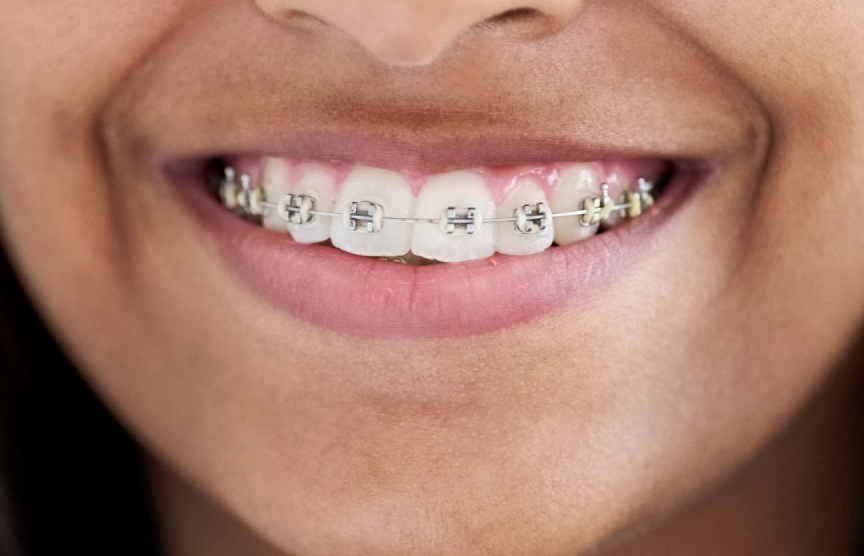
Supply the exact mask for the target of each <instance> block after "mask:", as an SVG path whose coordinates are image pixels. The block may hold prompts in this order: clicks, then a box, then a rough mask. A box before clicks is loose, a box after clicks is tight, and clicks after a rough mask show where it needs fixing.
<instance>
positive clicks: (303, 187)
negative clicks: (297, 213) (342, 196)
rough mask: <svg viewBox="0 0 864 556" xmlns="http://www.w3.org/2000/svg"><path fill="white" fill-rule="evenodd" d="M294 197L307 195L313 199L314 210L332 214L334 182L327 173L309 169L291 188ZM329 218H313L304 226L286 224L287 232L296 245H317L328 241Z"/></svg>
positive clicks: (334, 195)
mask: <svg viewBox="0 0 864 556" xmlns="http://www.w3.org/2000/svg"><path fill="white" fill-rule="evenodd" d="M291 189H292V190H293V191H292V192H293V193H294V194H295V195H308V196H310V197H312V198H313V199H315V210H316V211H317V210H320V211H325V212H332V211H333V205H334V203H335V201H336V180H335V178H334V177H333V176H332V175H331V174H330V173H328V172H325V171H324V170H321V169H319V168H314V167H313V168H310V169H308V170H307V171H306V172H305V173H304V174H303V177H301V178H300V180H299V181H298V182H297V184H296V185H295V186H294V187H292V188H291ZM331 220H332V219H331V218H330V217H328V216H320V215H319V216H314V217H313V218H312V220H310V221H309V222H307V223H306V224H297V223H294V222H289V223H288V231H289V232H291V237H293V238H294V241H296V242H297V243H319V242H322V241H327V240H328V239H330V225H331Z"/></svg>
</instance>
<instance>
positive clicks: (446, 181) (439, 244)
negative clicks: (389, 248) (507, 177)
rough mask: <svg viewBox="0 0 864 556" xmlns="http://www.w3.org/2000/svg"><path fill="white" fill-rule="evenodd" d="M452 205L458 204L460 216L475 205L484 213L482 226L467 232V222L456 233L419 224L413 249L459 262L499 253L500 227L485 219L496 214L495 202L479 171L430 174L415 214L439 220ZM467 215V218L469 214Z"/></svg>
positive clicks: (442, 259) (478, 212)
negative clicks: (486, 221) (497, 250)
mask: <svg viewBox="0 0 864 556" xmlns="http://www.w3.org/2000/svg"><path fill="white" fill-rule="evenodd" d="M449 207H456V209H457V213H458V214H459V216H460V217H462V216H465V217H467V216H468V215H467V214H464V212H465V211H466V210H467V209H469V208H473V209H475V211H476V214H477V215H479V217H480V222H481V223H480V226H479V229H476V230H474V232H473V233H466V231H467V226H462V225H460V226H457V229H455V230H454V232H453V233H452V234H447V233H445V231H444V229H445V228H446V227H445V226H444V225H443V224H444V223H443V222H442V225H441V226H436V225H435V224H425V223H424V224H415V225H414V232H413V235H412V239H411V251H412V252H413V253H414V254H415V255H417V256H420V257H424V258H426V259H432V260H436V261H441V262H448V263H455V262H461V261H470V260H474V259H483V258H486V257H491V256H492V255H494V254H495V243H496V236H497V228H496V226H495V225H494V224H489V223H482V221H484V220H488V219H490V218H493V217H494V215H495V202H494V201H493V199H492V195H491V194H490V193H489V190H488V189H487V187H486V181H485V180H484V179H483V178H482V177H481V176H479V175H478V174H476V173H474V172H470V171H466V170H460V171H457V172H450V173H447V174H440V175H437V176H433V177H431V178H429V181H428V182H427V183H426V185H425V186H424V187H423V189H421V190H420V194H419V195H418V196H417V200H416V201H415V204H414V217H415V218H421V219H431V220H436V221H439V220H441V219H442V216H443V215H445V214H446V212H447V209H448V208H449ZM466 219H467V218H466Z"/></svg>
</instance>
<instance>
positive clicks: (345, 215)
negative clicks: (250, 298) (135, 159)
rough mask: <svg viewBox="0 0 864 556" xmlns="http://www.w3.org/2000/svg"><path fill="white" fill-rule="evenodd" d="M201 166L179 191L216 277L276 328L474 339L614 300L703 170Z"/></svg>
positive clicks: (672, 165) (236, 161)
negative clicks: (226, 279) (221, 275)
mask: <svg viewBox="0 0 864 556" xmlns="http://www.w3.org/2000/svg"><path fill="white" fill-rule="evenodd" d="M206 166H207V167H208V168H209V169H210V175H211V178H210V179H209V180H204V179H202V180H201V181H200V182H196V183H201V185H202V186H203V185H206V186H204V187H185V186H182V185H189V183H185V182H182V180H181V182H178V185H181V187H179V188H178V190H179V191H180V193H181V196H182V197H185V198H186V201H187V202H186V203H184V204H185V205H186V206H187V207H189V208H191V209H192V215H193V216H194V217H196V218H197V220H199V221H200V222H201V225H202V229H203V230H204V231H206V232H208V235H209V236H210V237H211V239H212V245H214V247H215V249H216V252H217V253H218V254H219V255H220V257H219V258H220V259H221V260H222V261H224V263H225V264H226V270H227V271H228V272H229V275H233V276H235V277H237V278H238V279H239V281H240V282H241V283H242V284H244V285H245V289H247V291H249V292H250V293H252V294H253V295H254V296H255V297H257V298H258V299H260V300H261V301H262V302H263V303H265V304H266V306H268V307H269V308H271V309H275V310H277V311H280V312H283V313H284V314H285V315H286V316H287V317H289V318H296V319H300V320H302V321H305V322H306V323H309V324H313V325H316V326H318V327H320V328H322V329H324V330H328V331H331V332H336V333H340V334H348V335H353V336H360V337H374V338H445V337H455V336H466V335H476V334H487V333H491V332H494V331H498V330H503V329H507V328H511V327H518V326H530V324H531V323H532V322H534V321H535V320H536V319H538V318H540V317H544V316H548V315H550V314H551V313H554V312H555V311H557V310H560V309H562V308H564V307H567V306H569V305H570V304H572V303H580V302H581V301H582V300H585V299H588V298H591V297H596V296H598V295H604V296H605V295H614V291H613V290H611V289H610V288H611V287H613V284H615V283H617V278H618V277H619V276H620V275H621V273H622V272H623V271H624V270H625V269H627V268H629V267H630V266H631V265H632V264H633V263H634V261H636V260H638V259H639V258H640V257H642V256H645V254H646V252H648V251H650V249H651V248H652V246H654V245H656V240H657V239H658V237H657V236H658V231H659V230H661V229H662V228H663V224H664V223H666V222H667V221H668V220H669V219H670V218H671V216H672V215H674V214H675V213H676V212H677V209H678V208H679V207H680V206H682V205H683V204H684V201H685V200H686V199H687V198H689V197H690V196H691V194H692V192H693V191H695V190H698V189H700V188H701V186H702V184H704V183H705V182H706V181H708V177H709V176H710V175H713V174H714V173H715V171H716V170H717V168H715V167H714V166H713V165H711V164H710V163H709V164H706V161H705V160H704V159H684V158H682V159H672V158H661V157H657V158H640V157H633V158H624V157H622V158H620V159H617V160H614V159H609V160H604V161H598V162H573V163H564V162H560V163H558V162H556V163H524V164H518V165H509V166H495V165H489V166H485V167H474V168H470V167H469V169H446V170H444V171H443V172H442V173H428V174H424V173H422V172H399V171H395V170H392V169H384V168H381V167H373V166H372V165H365V164H362V163H360V162H359V161H358V162H345V163H343V162H331V161H328V159H326V158H303V157H300V156H293V157H290V158H276V157H265V156H252V155H238V156H225V157H217V158H213V159H211V160H210V162H207V163H206ZM202 178H203V176H202ZM172 181H173V180H172ZM443 262H446V263H449V264H438V263H443ZM393 263H404V264H393Z"/></svg>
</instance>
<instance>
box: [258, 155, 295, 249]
mask: <svg viewBox="0 0 864 556" xmlns="http://www.w3.org/2000/svg"><path fill="white" fill-rule="evenodd" d="M261 187H262V188H263V189H264V197H265V198H266V199H267V200H269V201H271V202H274V203H277V202H279V200H280V199H283V198H284V197H285V195H287V194H288V193H289V183H288V163H287V162H285V161H284V160H280V159H278V158H268V159H267V162H266V164H265V166H264V177H263V179H262V184H261ZM262 223H263V224H264V227H265V228H267V229H268V230H273V231H274V232H282V233H286V234H287V233H288V226H287V222H285V220H283V219H282V217H281V216H279V214H278V213H277V212H276V211H275V210H273V209H268V210H267V211H266V212H265V213H264V218H263V220H262Z"/></svg>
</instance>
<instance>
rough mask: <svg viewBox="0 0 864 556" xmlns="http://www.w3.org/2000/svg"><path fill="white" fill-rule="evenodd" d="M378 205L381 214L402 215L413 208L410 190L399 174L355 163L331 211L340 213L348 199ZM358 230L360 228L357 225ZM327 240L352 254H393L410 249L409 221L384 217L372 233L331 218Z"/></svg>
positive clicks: (386, 255)
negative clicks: (379, 226)
mask: <svg viewBox="0 0 864 556" xmlns="http://www.w3.org/2000/svg"><path fill="white" fill-rule="evenodd" d="M359 201H366V202H371V203H375V204H377V205H380V206H381V207H382V208H383V209H384V210H383V212H384V216H398V217H405V216H407V215H411V214H413V212H414V194H413V193H412V191H411V186H410V185H409V184H408V180H406V179H405V178H404V177H403V176H402V174H399V173H397V172H391V171H389V170H382V169H380V168H369V167H365V166H359V167H357V168H355V169H354V170H353V171H352V172H351V173H350V174H349V175H348V177H347V178H346V179H345V182H344V183H343V185H342V190H341V191H340V192H339V195H338V196H337V197H336V205H335V207H334V212H339V213H342V212H344V211H345V210H346V209H348V207H349V206H350V205H351V203H352V202H359ZM361 230H362V228H361ZM330 241H331V242H332V243H333V246H334V247H338V248H339V249H342V250H343V251H348V252H349V253H354V254H355V255H366V256H371V257H396V256H400V255H405V254H406V253H408V251H410V250H411V225H410V224H406V223H402V222H393V221H385V222H384V223H383V225H382V227H381V230H380V231H378V232H375V233H367V232H364V231H352V230H350V229H348V227H347V226H346V225H345V223H344V222H343V219H341V218H333V221H332V223H331V228H330Z"/></svg>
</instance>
